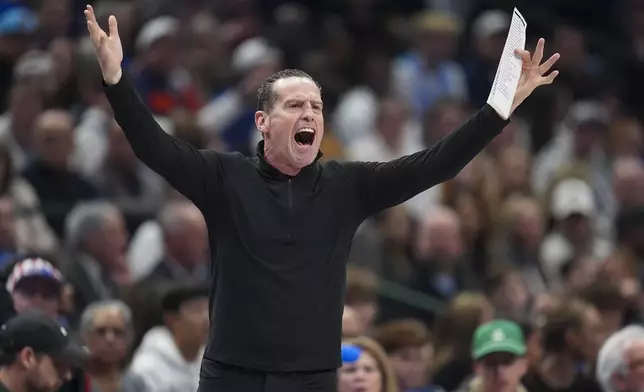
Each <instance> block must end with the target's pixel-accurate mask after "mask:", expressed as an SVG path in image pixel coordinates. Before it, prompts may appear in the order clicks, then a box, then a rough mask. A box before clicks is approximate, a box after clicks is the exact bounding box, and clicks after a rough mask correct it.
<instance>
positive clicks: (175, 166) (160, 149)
mask: <svg viewBox="0 0 644 392" xmlns="http://www.w3.org/2000/svg"><path fill="white" fill-rule="evenodd" d="M103 89H104V91H105V95H106V96H107V99H108V100H109V102H110V105H111V106H112V110H113V111H114V118H115V119H116V121H117V122H118V124H119V125H120V127H121V129H123V132H124V133H125V136H126V137H127V140H128V141H129V142H130V145H131V146H132V150H133V151H134V153H135V154H136V156H137V157H138V158H139V159H140V160H141V161H142V162H143V163H144V164H146V165H147V166H148V167H149V168H150V169H152V170H154V171H155V172H156V173H158V174H159V175H160V176H162V177H163V178H165V179H166V181H168V183H170V185H171V186H172V187H173V188H175V189H176V190H178V191H179V192H181V193H182V194H183V195H184V196H186V197H188V198H189V199H190V200H192V201H193V202H194V203H195V204H196V205H198V206H199V205H200V204H201V203H202V202H203V201H204V200H205V199H207V196H206V195H207V194H208V193H209V192H208V189H207V188H208V187H217V186H218V185H219V183H220V180H221V178H222V167H221V160H220V158H219V156H218V154H217V153H216V152H214V151H210V150H198V149H196V148H195V147H193V146H192V145H190V144H188V143H186V142H184V141H182V140H179V139H177V138H175V137H173V136H171V135H169V134H168V133H167V132H165V131H164V130H163V129H162V128H161V127H160V126H159V124H158V123H157V122H156V120H155V119H154V117H153V116H152V113H151V112H150V110H149V109H148V107H147V106H146V105H145V103H144V102H143V100H142V99H141V97H140V96H139V94H138V93H137V91H136V90H135V88H134V86H133V85H132V83H131V81H130V78H129V76H128V75H127V74H126V73H123V74H122V76H121V78H120V79H119V80H118V82H117V83H116V84H112V85H108V84H106V83H105V81H104V82H103Z"/></svg>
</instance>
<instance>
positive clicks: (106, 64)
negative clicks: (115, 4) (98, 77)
mask: <svg viewBox="0 0 644 392" xmlns="http://www.w3.org/2000/svg"><path fill="white" fill-rule="evenodd" d="M85 18H86V19H87V29H88V30H89V36H90V38H91V39H92V43H93V44H94V52H95V53H96V58H97V59H98V63H99V65H100V66H101V72H102V73H103V79H104V80H105V83H107V84H116V83H118V81H119V80H120V79H121V74H122V73H121V72H122V71H121V62H122V61H123V46H122V45H121V39H120V38H119V32H118V27H117V25H116V17H115V16H114V15H111V16H110V18H109V25H110V34H109V35H107V33H105V31H103V30H102V29H101V27H100V26H99V25H98V22H96V15H95V14H94V9H93V8H92V6H91V5H88V6H87V9H86V10H85Z"/></svg>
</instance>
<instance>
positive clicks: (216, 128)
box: [198, 37, 282, 152]
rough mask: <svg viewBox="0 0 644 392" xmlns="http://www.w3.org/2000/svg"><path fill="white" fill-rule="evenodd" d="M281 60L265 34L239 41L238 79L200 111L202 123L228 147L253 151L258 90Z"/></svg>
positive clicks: (234, 61)
mask: <svg viewBox="0 0 644 392" xmlns="http://www.w3.org/2000/svg"><path fill="white" fill-rule="evenodd" d="M281 62H282V53H281V52H280V51H279V50H278V49H276V48H274V47H273V46H271V45H270V44H269V43H268V42H267V41H266V40H265V39H263V38H257V37H255V38H249V39H247V40H245V41H244V42H242V43H241V44H239V46H237V47H236V48H235V50H234V51H233V54H232V59H231V63H232V68H233V72H234V74H235V75H236V77H237V80H238V82H237V83H236V84H234V85H232V86H230V88H228V89H227V90H226V91H224V92H223V93H222V94H220V95H219V96H217V97H216V98H214V99H213V100H212V101H210V102H209V103H208V104H207V105H206V106H204V107H203V108H202V109H201V110H200V111H199V114H198V123H199V125H200V126H201V127H202V128H203V129H205V130H206V132H207V133H208V134H210V135H212V136H216V137H218V138H220V139H221V141H222V142H223V143H224V145H226V147H227V148H228V149H232V150H237V151H242V152H246V151H254V148H255V146H256V145H257V143H258V142H259V139H261V134H260V132H257V128H256V126H255V120H254V118H255V117H254V116H255V110H256V109H257V108H256V107H255V105H256V102H257V97H256V92H257V89H258V88H259V87H260V85H261V83H262V81H263V80H264V79H265V78H266V77H267V76H268V75H270V74H271V73H273V72H275V71H277V70H278V69H279V67H280V64H281Z"/></svg>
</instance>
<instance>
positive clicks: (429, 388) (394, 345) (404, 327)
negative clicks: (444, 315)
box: [374, 319, 438, 392]
mask: <svg viewBox="0 0 644 392" xmlns="http://www.w3.org/2000/svg"><path fill="white" fill-rule="evenodd" d="M374 336H375V340H376V341H377V342H378V343H379V344H380V345H381V346H382V348H383V349H384V350H385V352H386V353H387V357H388V358H389V362H390V363H391V365H392V368H393V370H394V373H395V374H396V379H397V382H398V387H399V388H400V390H401V391H410V392H435V391H438V388H437V387H436V386H434V385H432V384H431V383H430V381H429V375H430V371H431V369H432V366H433V362H432V361H433V357H434V345H433V343H432V341H431V337H430V332H429V330H428V329H427V326H425V324H423V323H422V322H420V321H418V320H414V319H401V320H399V321H390V322H387V323H384V324H382V325H380V326H379V327H378V328H377V329H376V331H375V334H374Z"/></svg>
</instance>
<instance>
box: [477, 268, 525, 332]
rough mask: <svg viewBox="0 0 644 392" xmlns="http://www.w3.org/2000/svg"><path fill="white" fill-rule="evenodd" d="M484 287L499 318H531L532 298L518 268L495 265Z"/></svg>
mask: <svg viewBox="0 0 644 392" xmlns="http://www.w3.org/2000/svg"><path fill="white" fill-rule="evenodd" d="M483 286H484V292H485V294H486V295H487V297H488V298H489V299H490V301H491V303H492V305H493V306H494V309H495V310H496V313H497V316H498V315H500V316H502V317H505V318H508V319H511V320H527V319H528V318H529V317H530V311H531V302H532V297H531V295H530V293H529V292H528V288H527V286H526V284H525V281H524V279H523V276H522V275H521V272H520V270H519V269H518V268H515V267H514V266H512V265H511V264H497V265H493V266H492V267H491V268H489V271H488V273H487V274H486V276H485V279H484V285H483Z"/></svg>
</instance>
